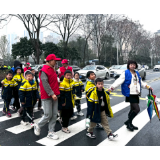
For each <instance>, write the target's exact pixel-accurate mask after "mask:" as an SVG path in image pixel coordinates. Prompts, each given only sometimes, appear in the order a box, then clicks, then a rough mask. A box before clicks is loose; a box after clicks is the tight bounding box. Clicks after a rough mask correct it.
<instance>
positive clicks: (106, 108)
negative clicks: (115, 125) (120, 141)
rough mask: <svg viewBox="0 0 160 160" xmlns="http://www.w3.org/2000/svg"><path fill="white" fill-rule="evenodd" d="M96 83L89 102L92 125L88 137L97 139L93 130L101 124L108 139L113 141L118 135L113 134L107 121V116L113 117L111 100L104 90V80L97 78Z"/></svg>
mask: <svg viewBox="0 0 160 160" xmlns="http://www.w3.org/2000/svg"><path fill="white" fill-rule="evenodd" d="M95 83H96V87H95V88H94V89H93V91H92V93H91V95H90V97H89V100H88V108H89V110H88V111H89V112H88V115H89V117H90V120H91V123H90V126H89V128H88V130H87V133H86V135H87V136H88V137H90V138H96V136H95V135H94V134H93V129H94V127H95V126H96V123H101V124H102V126H103V128H104V130H105V131H106V133H107V136H108V139H110V140H112V139H114V138H116V137H117V136H118V135H114V134H112V131H111V130H110V128H109V124H108V120H107V116H108V117H113V112H112V109H111V106H110V98H109V95H108V94H107V93H106V92H105V90H104V88H103V86H104V83H103V79H101V78H97V79H96V81H95ZM106 115H107V116H106Z"/></svg>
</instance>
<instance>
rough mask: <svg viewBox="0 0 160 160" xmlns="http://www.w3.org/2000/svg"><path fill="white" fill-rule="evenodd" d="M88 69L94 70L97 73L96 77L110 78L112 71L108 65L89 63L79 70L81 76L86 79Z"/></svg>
mask: <svg viewBox="0 0 160 160" xmlns="http://www.w3.org/2000/svg"><path fill="white" fill-rule="evenodd" d="M88 71H93V72H94V73H95V74H96V78H103V79H108V78H109V77H110V71H109V69H107V68H106V67H104V66H102V65H88V66H85V67H84V68H83V69H81V70H79V71H77V72H78V73H79V75H80V77H79V78H80V79H81V80H85V79H86V74H87V72H88Z"/></svg>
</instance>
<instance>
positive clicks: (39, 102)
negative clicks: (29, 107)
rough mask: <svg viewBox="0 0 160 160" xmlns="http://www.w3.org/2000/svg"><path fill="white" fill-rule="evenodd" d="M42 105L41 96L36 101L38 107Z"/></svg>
mask: <svg viewBox="0 0 160 160" xmlns="http://www.w3.org/2000/svg"><path fill="white" fill-rule="evenodd" d="M41 106H42V101H41V98H39V101H38V108H41Z"/></svg>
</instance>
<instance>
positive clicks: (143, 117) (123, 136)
mask: <svg viewBox="0 0 160 160" xmlns="http://www.w3.org/2000/svg"><path fill="white" fill-rule="evenodd" d="M112 98H113V99H114V98H115V97H111V98H110V99H112ZM82 99H86V98H85V94H83V95H82ZM3 103H4V102H1V103H0V104H3ZM129 105H130V104H129V103H126V102H125V101H123V102H120V103H118V104H116V105H114V106H112V111H113V113H114V114H115V113H117V112H119V111H121V110H123V109H125V108H127V107H128V106H129ZM86 108H87V103H83V104H81V109H82V110H83V109H86ZM159 108H160V106H159ZM2 109H3V108H0V111H2ZM74 111H75V112H76V111H77V110H76V107H75V108H74ZM34 112H38V110H37V109H35V110H34ZM153 116H155V112H153ZM17 117H18V114H17V113H14V114H12V117H10V118H8V117H6V116H2V117H0V123H1V122H4V121H8V120H10V119H14V118H17ZM39 120H40V118H38V119H35V120H34V122H35V123H37V122H38V121H39ZM19 122H20V121H19ZM148 122H149V117H148V114H147V111H146V109H145V110H144V111H142V112H141V113H140V114H138V115H137V117H136V118H135V119H134V120H133V123H134V125H135V126H138V128H139V130H135V131H134V132H129V131H128V130H127V129H126V126H125V125H123V126H121V127H120V128H119V129H118V130H117V131H115V134H118V138H117V139H116V140H114V141H109V140H108V139H104V140H103V141H102V142H101V143H99V144H97V145H98V146H125V145H126V144H127V143H128V142H129V141H130V140H131V139H132V138H133V137H134V136H136V135H137V133H139V132H140V131H141V129H142V128H143V127H144V126H145V125H146V124H147V123H148ZM68 128H69V130H70V131H71V133H70V134H66V133H64V132H62V131H61V130H59V131H58V132H57V135H58V136H59V139H58V140H51V139H49V138H47V137H44V138H41V139H39V140H38V141H36V143H38V144H41V145H45V146H55V145H58V144H59V143H62V142H63V141H65V140H67V139H69V138H72V137H73V136H75V135H77V134H78V133H80V132H82V131H84V130H85V117H84V119H83V120H80V121H78V122H76V121H75V123H73V124H72V125H70V126H69V127H68ZM30 129H31V127H30V124H28V125H27V126H23V125H21V124H17V125H14V126H12V127H10V128H6V129H5V130H6V131H8V132H10V133H13V134H15V135H18V134H20V133H25V132H26V131H28V130H30ZM104 132H105V131H104ZM33 134H34V133H33ZM84 136H85V135H84Z"/></svg>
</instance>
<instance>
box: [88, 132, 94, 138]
mask: <svg viewBox="0 0 160 160" xmlns="http://www.w3.org/2000/svg"><path fill="white" fill-rule="evenodd" d="M86 136H88V137H89V138H96V136H95V135H94V134H93V132H87V133H86Z"/></svg>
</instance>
